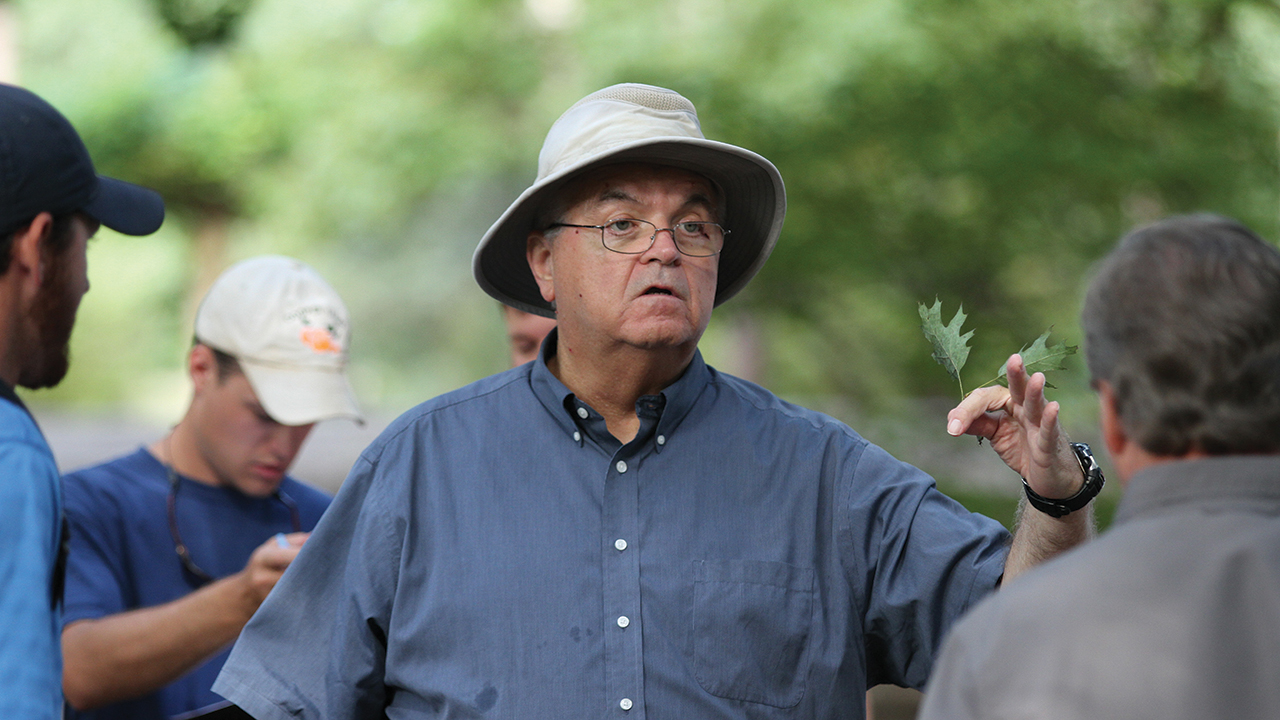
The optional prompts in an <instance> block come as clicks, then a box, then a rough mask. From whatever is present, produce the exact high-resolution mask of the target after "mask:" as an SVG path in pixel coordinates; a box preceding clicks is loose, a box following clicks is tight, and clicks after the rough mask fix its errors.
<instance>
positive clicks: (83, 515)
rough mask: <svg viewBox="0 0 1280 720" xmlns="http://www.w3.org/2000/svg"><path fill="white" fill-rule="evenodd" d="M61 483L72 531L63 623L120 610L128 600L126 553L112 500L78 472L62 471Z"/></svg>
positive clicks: (121, 610)
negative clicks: (65, 472) (94, 488)
mask: <svg viewBox="0 0 1280 720" xmlns="http://www.w3.org/2000/svg"><path fill="white" fill-rule="evenodd" d="M63 483H64V485H63V487H64V492H65V496H66V507H67V525H68V528H69V529H70V532H71V552H70V554H69V555H68V557H67V590H66V606H65V608H64V610H63V617H62V621H63V625H67V624H69V623H73V622H75V621H77V620H85V619H94V618H100V617H104V616H107V615H113V614H115V613H119V612H124V611H125V610H128V609H129V608H130V607H132V605H131V604H130V602H129V598H127V597H126V588H127V587H128V579H127V577H126V570H125V567H124V565H123V559H124V558H125V557H127V553H126V552H125V549H124V538H123V537H122V535H121V533H120V532H119V531H118V527H119V523H120V522H121V519H120V517H119V513H118V512H117V510H116V508H115V505H114V502H113V501H112V499H111V498H109V497H102V496H100V495H98V494H97V493H95V492H94V491H93V488H92V485H91V483H89V482H88V481H87V480H86V478H84V477H83V476H82V475H81V474H79V473H74V474H71V475H67V476H65V477H64V478H63Z"/></svg>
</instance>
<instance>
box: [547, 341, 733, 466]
mask: <svg viewBox="0 0 1280 720" xmlns="http://www.w3.org/2000/svg"><path fill="white" fill-rule="evenodd" d="M558 333H559V328H555V329H552V331H551V332H550V333H549V334H548V335H547V337H546V339H545V340H543V341H542V349H541V350H540V351H539V352H538V359H537V360H534V361H533V364H532V366H531V368H530V370H529V384H530V386H531V388H532V389H533V394H534V396H536V397H537V398H538V402H540V403H541V404H542V406H543V407H544V408H546V410H547V412H548V413H549V414H550V415H551V416H552V417H553V418H555V422H556V424H557V425H559V426H560V427H561V429H563V430H564V432H565V434H566V435H569V436H573V434H574V433H575V432H578V427H577V422H576V421H575V419H574V418H573V417H572V414H571V412H570V411H569V410H566V408H568V407H571V405H572V403H571V402H566V400H567V399H568V398H570V397H572V396H573V391H572V390H570V389H569V388H568V387H567V386H566V385H565V384H564V383H562V382H560V379H559V378H557V377H556V376H555V375H553V374H552V373H551V370H550V369H549V368H548V367H547V359H548V358H551V357H554V356H555V354H556V342H557V340H558ZM710 382H711V369H710V368H708V367H707V364H706V363H705V362H704V361H703V360H702V351H701V350H695V351H694V353H693V360H691V361H690V362H689V366H688V367H686V368H685V370H684V372H683V373H681V374H680V377H678V378H676V381H675V382H673V383H671V384H670V385H668V386H667V387H665V388H663V390H662V396H663V397H664V398H665V400H666V402H665V405H664V407H663V409H662V419H661V420H660V421H659V422H658V435H660V436H662V441H661V442H659V443H658V449H659V451H661V448H662V445H663V444H665V443H666V441H667V440H668V439H669V438H670V437H671V436H672V435H673V434H674V433H675V432H676V429H677V428H678V427H679V425H680V423H681V421H683V420H684V418H685V417H686V416H687V415H688V414H689V411H690V410H691V409H692V408H693V405H694V403H695V402H697V400H698V398H699V397H700V396H701V395H702V392H703V391H704V390H706V388H707V385H708V384H709V383H710ZM575 440H580V438H575Z"/></svg>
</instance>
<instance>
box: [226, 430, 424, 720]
mask: <svg viewBox="0 0 1280 720" xmlns="http://www.w3.org/2000/svg"><path fill="white" fill-rule="evenodd" d="M371 451H372V448H371V450H369V451H366V455H368V454H369V453H370V452H371ZM392 465H393V466H394V463H392ZM380 467H385V466H380V465H379V464H376V463H371V462H370V461H369V460H368V459H367V458H366V457H365V456H362V457H361V458H360V459H359V460H357V462H356V464H355V466H354V467H353V468H352V471H351V474H350V475H349V476H348V478H347V480H346V481H345V482H344V483H343V485H342V488H341V490H339V492H338V495H337V497H336V498H335V499H334V502H333V504H332V505H330V506H329V510H328V511H327V512H326V513H325V515H324V517H323V518H321V520H320V524H319V525H317V526H316V529H315V531H314V532H313V533H312V535H311V537H310V538H309V539H308V540H307V543H306V545H305V546H304V547H303V550H302V552H301V553H299V555H298V557H297V559H296V560H294V562H293V564H292V565H290V567H289V569H288V571H287V572H286V573H285V574H284V577H282V578H281V580H280V583H279V584H278V585H276V587H275V588H274V589H273V590H272V592H271V594H270V595H269V596H268V597H267V600H266V602H264V603H263V604H262V607H261V608H259V609H258V612H257V613H256V614H255V615H254V616H253V619H252V620H251V621H250V622H249V624H248V625H247V626H246V627H245V629H244V631H243V632H242V633H241V635H240V639H239V640H238V641H237V642H236V645H235V647H234V648H233V649H232V652H231V656H230V658H229V659H228V660H227V663H226V664H225V665H224V666H223V670H222V673H221V674H220V675H219V676H218V680H217V682H215V683H214V686H213V691H214V692H215V693H218V694H219V695H222V696H223V697H226V698H227V699H228V700H231V701H232V702H233V703H235V704H236V705H238V706H239V707H241V708H243V709H245V710H246V711H247V712H249V713H250V714H251V715H253V716H254V717H257V718H259V719H264V718H278V719H279V720H286V719H288V720H294V719H296V718H329V717H342V718H365V717H382V716H383V715H382V713H383V706H384V705H385V701H386V699H385V691H384V688H383V685H382V682H383V670H384V667H385V659H386V647H387V643H386V638H387V629H388V627H389V625H390V614H391V606H392V603H393V600H394V596H395V592H396V579H397V576H398V567H399V563H400V552H401V546H402V538H403V535H404V529H405V518H404V507H405V505H406V503H403V502H398V501H396V500H395V498H394V497H393V496H392V493H390V492H388V486H392V487H394V486H396V484H397V483H396V482H395V478H396V477H400V476H405V475H408V474H410V471H409V470H408V469H401V470H400V471H398V472H395V471H390V470H380Z"/></svg>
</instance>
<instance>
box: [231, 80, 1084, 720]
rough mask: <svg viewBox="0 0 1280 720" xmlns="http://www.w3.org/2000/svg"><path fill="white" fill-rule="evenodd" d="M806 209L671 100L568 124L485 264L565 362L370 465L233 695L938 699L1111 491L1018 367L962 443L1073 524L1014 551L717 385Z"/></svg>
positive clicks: (823, 709)
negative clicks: (760, 287)
mask: <svg viewBox="0 0 1280 720" xmlns="http://www.w3.org/2000/svg"><path fill="white" fill-rule="evenodd" d="M784 209H785V199H784V193H783V186H782V180H781V178H780V177H779V175H778V171H777V169H776V168H774V166H773V165H772V164H771V163H770V162H769V161H768V160H765V159H764V158H762V157H760V156H759V155H756V154H755V153H752V152H750V151H748V150H744V149H742V148H738V147H734V146H732V145H726V144H724V143H718V142H714V141H710V140H706V139H705V138H703V137H702V133H701V130H700V128H699V124H698V119H697V115H696V113H695V111H694V108H693V105H692V104H691V103H690V102H689V101H688V100H686V99H685V98H683V97H681V96H680V95H678V94H677V93H675V92H672V91H670V90H664V89H662V88H655V87H650V86H645V85H618V86H613V87H609V88H605V89H604V90H601V91H599V92H596V93H593V94H592V95H590V96H588V97H586V98H584V99H583V100H582V101H580V102H579V103H577V104H576V105H574V106H573V107H572V108H570V109H569V110H568V111H567V112H566V113H565V114H564V115H562V116H561V117H560V119H559V120H558V121H557V122H556V123H555V125H554V126H553V127H552V128H551V131H550V133H549V134H548V136H547V139H546V143H545V144H544V146H543V150H542V155H541V158H540V161H539V168H538V180H537V181H536V182H535V183H534V185H533V186H532V187H530V188H529V189H528V190H527V191H526V192H525V193H524V194H522V195H521V196H520V198H519V199H517V200H516V202H515V204H513V205H512V206H511V208H510V209H509V210H508V211H507V212H506V213H504V214H503V216H502V217H501V218H500V219H499V220H498V222H497V223H496V224H495V225H494V226H493V227H492V228H491V229H490V230H489V232H488V233H487V234H486V235H485V237H484V238H483V239H482V240H481V241H480V245H479V247H478V249H477V251H476V255H475V261H474V267H475V272H476V278H477V280H478V281H479V283H480V285H481V286H482V287H483V288H484V289H485V290H486V291H487V292H489V294H490V295H492V296H494V297H495V298H496V299H498V300H500V301H501V302H503V303H506V304H508V305H511V306H513V307H517V308H520V309H523V310H527V311H529V312H534V313H538V314H541V315H546V316H552V315H554V317H555V318H556V320H557V327H556V330H554V331H553V332H552V334H551V335H549V336H548V337H547V340H546V341H545V342H544V343H543V349H542V353H541V355H540V356H539V357H538V359H537V360H536V361H535V362H533V363H530V364H526V365H521V366H520V367H517V368H515V369H512V370H509V371H507V372H505V373H502V374H499V375H496V376H493V377H490V378H487V379H484V380H481V381H479V382H477V383H474V384H472V385H470V386H468V387H465V388H462V389H460V390H457V391H455V392H452V393H449V394H446V395H444V396H442V397H439V398H436V399H435V400H431V401H429V402H426V403H424V404H423V405H421V406H419V407H418V408H416V409H414V410H411V411H410V412H408V413H406V414H405V415H404V416H402V417H401V418H400V419H399V420H397V421H396V422H395V423H393V424H392V425H391V426H390V427H389V428H388V429H387V430H386V432H384V433H383V435H382V436H381V437H380V438H379V439H378V440H377V441H375V442H374V443H373V445H371V446H370V447H369V448H368V449H367V450H366V451H365V453H364V454H363V455H362V456H361V459H360V460H359V461H358V462H357V464H356V466H355V467H354V468H353V469H352V473H351V475H350V476H349V477H348V479H347V481H346V483H345V484H344V485H343V488H342V490H341V492H340V493H339V494H338V497H337V499H336V500H335V501H334V505H333V506H332V507H331V508H330V510H329V515H328V516H327V517H326V521H325V523H324V526H323V527H322V528H320V529H319V530H318V531H317V532H316V534H315V535H314V536H312V538H311V540H310V541H309V542H308V545H307V548H306V549H305V550H304V551H303V552H302V553H301V555H300V556H299V558H298V561H297V563H296V564H295V566H294V568H293V570H292V571H290V573H289V574H288V576H287V577H285V578H284V580H283V581H282V582H281V584H280V586H279V587H278V588H277V589H276V591H275V592H274V593H273V594H272V596H271V597H270V598H268V599H267V601H266V603H264V604H263V606H262V608H261V609H260V610H259V612H258V614H257V615H256V616H255V617H254V619H253V621H252V622H251V623H250V624H249V625H248V626H247V627H246V629H245V631H244V633H243V634H242V635H241V637H240V639H239V641H238V642H237V644H236V646H235V648H234V649H233V651H232V656H231V658H230V660H228V662H227V664H226V666H225V667H224V669H223V672H222V674H221V675H220V676H219V679H218V682H217V684H215V686H214V689H215V691H216V692H218V693H221V694H223V695H224V696H226V697H228V698H229V699H231V700H232V701H233V702H234V703H236V704H237V705H239V706H240V707H242V708H244V709H245V710H246V711H248V712H249V713H250V714H251V715H253V716H254V717H257V718H260V719H266V718H271V719H273V720H285V719H286V718H329V717H342V718H374V717H384V716H386V717H424V718H425V717H491V718H561V719H566V718H619V719H623V718H636V719H640V718H645V717H649V716H652V717H654V718H679V719H680V720H685V719H687V718H699V719H702V720H706V719H709V718H836V717H860V716H861V715H862V713H863V710H864V707H865V705H864V697H865V690H866V687H867V686H868V684H869V683H870V684H874V683H878V682H895V683H899V684H904V685H913V686H917V687H918V686H920V685H922V684H923V683H924V681H925V678H926V677H927V675H928V672H929V669H930V665H931V662H932V656H933V651H934V649H935V648H936V647H937V645H938V644H939V642H940V641H941V638H942V634H943V633H944V632H945V630H946V629H947V627H948V626H949V625H950V624H951V622H952V621H953V620H954V619H955V618H956V617H957V616H959V615H960V614H961V613H962V612H963V611H964V610H965V609H966V608H968V607H969V606H970V605H971V604H972V603H974V602H976V600H977V599H978V598H980V597H981V596H982V595H983V594H985V593H986V592H988V591H990V590H992V589H993V588H994V587H995V586H996V584H997V582H998V580H999V578H1000V576H1001V574H1002V573H1004V574H1010V575H1011V574H1015V573H1017V572H1019V571H1021V570H1022V569H1023V568H1025V567H1027V566H1028V565H1030V564H1033V563H1035V562H1037V561H1038V560H1039V559H1041V558H1042V557H1043V556H1047V555H1050V554H1052V553H1053V552H1055V551H1056V550H1058V549H1059V548H1061V547H1064V546H1069V545H1071V544H1073V543H1075V542H1078V541H1079V540H1080V539H1082V538H1083V537H1085V536H1086V535H1087V534H1088V527H1089V522H1088V510H1087V509H1085V508H1087V506H1088V504H1089V503H1088V501H1089V500H1090V499H1091V498H1092V495H1093V493H1094V492H1096V487H1095V486H1096V485H1097V483H1096V481H1095V482H1092V483H1091V482H1086V476H1085V473H1084V472H1082V468H1081V465H1080V463H1079V462H1078V460H1077V456H1076V454H1075V453H1074V452H1073V451H1072V449H1071V447H1070V446H1069V445H1068V443H1067V441H1066V438H1065V437H1064V436H1063V435H1062V433H1061V432H1060V431H1059V429H1058V424H1057V416H1058V408H1057V404H1056V403H1045V400H1044V395H1043V389H1044V378H1043V376H1042V375H1039V374H1037V375H1036V376H1034V377H1032V378H1028V377H1027V374H1026V373H1025V371H1024V370H1023V367H1022V365H1021V362H1020V360H1019V359H1018V358H1017V357H1016V356H1015V357H1014V358H1012V359H1011V362H1010V363H1009V375H1010V382H1011V388H1010V390H1005V389H1003V388H998V389H989V390H986V391H982V392H980V393H976V394H975V395H973V396H971V397H970V398H969V399H968V400H966V401H965V403H963V404H962V405H961V406H960V407H959V408H957V409H956V410H953V411H952V415H951V421H952V422H953V426H949V430H950V431H951V432H952V433H953V434H960V433H962V432H966V431H967V432H970V433H973V434H980V435H982V436H984V437H987V438H989V439H991V440H992V443H991V444H992V446H993V447H995V448H996V449H997V450H998V451H1000V452H1001V453H1002V456H1003V457H1004V458H1005V459H1006V460H1007V461H1008V462H1009V463H1010V464H1011V465H1012V466H1013V467H1014V469H1015V470H1017V471H1018V472H1019V473H1020V474H1021V475H1022V476H1023V477H1025V478H1026V482H1027V483H1028V487H1029V488H1031V489H1033V492H1034V497H1035V498H1038V499H1037V500H1036V502H1040V503H1042V504H1043V506H1044V507H1047V508H1050V509H1051V510H1052V511H1053V512H1055V513H1056V514H1058V515H1059V516H1061V517H1060V518H1055V517H1050V515H1049V514H1047V513H1041V512H1038V511H1030V512H1028V513H1027V518H1026V519H1025V520H1024V522H1023V525H1022V527H1021V529H1020V531H1019V533H1018V537H1017V539H1015V540H1014V543H1013V547H1012V550H1010V552H1009V553H1008V560H1007V562H1006V542H1007V540H1008V536H1007V533H1006V532H1005V531H1004V530H1003V529H1002V528H1001V527H1000V525H999V524H998V523H996V522H994V521H992V520H989V519H987V518H982V517H980V516H976V515H971V514H970V513H968V512H966V511H964V509H963V508H961V507H960V506H959V505H958V504H957V503H955V502H953V501H952V500H950V499H949V498H947V497H945V496H943V495H941V494H940V493H938V492H937V490H936V489H935V487H934V485H933V482H932V481H931V480H930V479H929V478H928V477H927V476H925V475H924V474H923V473H921V472H920V471H918V470H916V469H914V468H911V467H910V466H908V465H906V464H904V463H900V462H898V461H896V460H894V459H893V458H891V457H889V455H888V454H887V453H885V452H884V451H882V450H880V449H879V448H876V447H875V446H873V445H870V444H869V443H867V442H866V441H865V440H863V439H862V438H861V437H859V436H858V435H857V434H856V433H854V432H853V431H852V430H851V429H849V428H848V427H847V426H845V425H843V424H842V423H839V422H837V421H836V420H834V419H832V418H829V417H826V416H824V415H821V414H819V413H815V412H812V411H810V410H806V409H804V408H800V407H796V406H794V405H790V404H788V403H785V402H783V401H781V400H779V399H778V398H776V397H774V396H773V395H772V394H770V393H769V392H768V391H766V390H764V389H763V388H760V387H757V386H755V385H752V384H751V383H748V382H745V381H743V380H740V379H737V378H734V377H731V376H728V375H725V374H723V373H719V372H717V371H715V370H714V369H712V368H710V367H708V366H707V365H706V364H705V363H704V362H703V361H702V357H701V355H700V354H699V353H698V350H697V344H698V341H699V339H700V338H701V336H702V332H703V331H704V330H705V329H706V326H707V323H708V321H709V320H710V317H711V310H712V307H713V306H714V305H717V304H719V303H721V302H724V301H725V300H727V299H729V298H730V297H732V296H733V295H734V294H735V293H737V292H738V291H740V290H741V289H742V288H743V287H744V286H745V285H746V283H747V282H748V281H749V280H750V279H751V277H752V276H753V275H754V274H755V273H756V271H758V270H759V269H760V267H761V266H762V265H763V263H764V261H765V258H766V257H767V256H768V254H769V251H770V250H771V249H772V247H773V245H774V243H775V242H776V240H777V238H778V234H779V232H780V231H781V227H782V216H783V213H784ZM1045 498H1051V499H1050V500H1046V499H1045ZM1058 498H1064V499H1061V500H1059V499H1058ZM1041 516H1042V517H1041ZM321 618H322V619H323V620H317V619H321Z"/></svg>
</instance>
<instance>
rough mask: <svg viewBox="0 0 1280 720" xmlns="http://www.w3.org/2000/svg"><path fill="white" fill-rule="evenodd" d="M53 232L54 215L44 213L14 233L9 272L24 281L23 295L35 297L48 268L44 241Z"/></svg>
mask: <svg viewBox="0 0 1280 720" xmlns="http://www.w3.org/2000/svg"><path fill="white" fill-rule="evenodd" d="M51 232H53V215H50V214H49V213H47V212H42V213H40V214H39V215H36V217H35V219H34V220H32V221H31V222H30V223H29V224H28V225H26V226H25V227H22V228H18V230H17V231H16V232H15V233H14V238H13V245H12V246H11V250H10V253H11V254H10V259H9V272H11V273H16V275H15V277H20V278H21V279H22V286H23V288H22V289H23V295H24V296H25V297H28V298H33V297H35V295H36V293H37V292H39V290H40V286H41V284H43V283H44V276H45V272H46V270H47V268H45V263H44V259H45V258H44V253H43V247H44V241H45V239H46V238H48V237H49V233H51Z"/></svg>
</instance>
